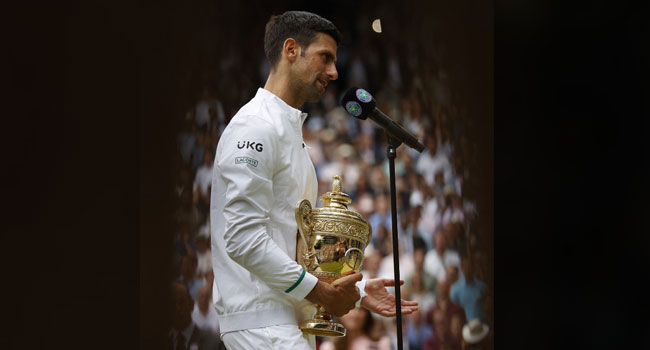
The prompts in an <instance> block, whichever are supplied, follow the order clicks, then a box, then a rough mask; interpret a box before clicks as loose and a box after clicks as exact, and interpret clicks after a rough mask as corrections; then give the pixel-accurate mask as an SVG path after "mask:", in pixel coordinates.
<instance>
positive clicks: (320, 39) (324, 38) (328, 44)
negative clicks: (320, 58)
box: [307, 33, 338, 54]
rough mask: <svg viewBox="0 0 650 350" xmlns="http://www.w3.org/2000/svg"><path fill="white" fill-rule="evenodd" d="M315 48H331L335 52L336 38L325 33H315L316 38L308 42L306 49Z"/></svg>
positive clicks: (336, 46)
mask: <svg viewBox="0 0 650 350" xmlns="http://www.w3.org/2000/svg"><path fill="white" fill-rule="evenodd" d="M311 48H314V49H317V50H324V49H331V50H332V51H333V53H334V54H336V49H337V48H338V45H337V44H336V40H334V38H332V37H331V36H330V35H329V34H325V33H316V39H314V41H312V42H311V44H309V47H308V48H307V49H311Z"/></svg>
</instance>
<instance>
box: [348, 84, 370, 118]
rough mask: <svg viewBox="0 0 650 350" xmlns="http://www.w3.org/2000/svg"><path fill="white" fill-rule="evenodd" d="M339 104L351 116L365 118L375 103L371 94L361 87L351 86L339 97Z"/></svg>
mask: <svg viewBox="0 0 650 350" xmlns="http://www.w3.org/2000/svg"><path fill="white" fill-rule="evenodd" d="M341 106H343V108H345V110H346V111H347V112H348V113H349V114H350V115H351V116H353V117H355V118H358V119H366V118H368V115H370V113H372V111H374V110H375V107H376V106H377V103H376V102H375V100H374V99H373V98H372V95H371V94H370V93H369V92H368V91H366V90H364V89H361V88H357V87H351V88H349V89H348V91H346V92H345V94H344V95H343V98H341Z"/></svg>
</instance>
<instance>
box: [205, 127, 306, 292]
mask: <svg viewBox="0 0 650 350" xmlns="http://www.w3.org/2000/svg"><path fill="white" fill-rule="evenodd" d="M275 135H276V134H275V131H274V128H273V126H272V125H271V124H270V123H268V122H266V121H264V120H263V119H261V118H259V117H254V116H251V117H249V118H248V120H247V123H246V125H238V126H237V127H236V128H234V129H233V132H231V133H229V134H228V135H223V136H225V138H224V139H223V140H222V141H223V148H222V149H221V150H220V152H218V154H217V159H216V163H215V171H218V172H219V176H221V177H222V179H223V182H224V184H225V186H226V191H225V193H226V194H225V197H226V198H224V199H223V200H224V201H225V205H224V210H223V215H224V218H225V222H226V227H225V231H224V237H223V238H224V241H225V247H226V252H227V254H228V256H229V257H230V258H231V259H232V260H234V261H235V262H237V263H238V264H239V265H241V266H242V267H244V268H245V269H247V270H248V271H250V272H251V273H253V274H254V275H256V276H257V277H258V278H259V279H261V280H262V281H264V282H265V283H266V284H267V285H268V286H269V287H271V288H272V289H275V290H278V291H281V292H284V293H287V294H289V295H290V296H292V297H294V298H296V299H304V297H305V296H306V295H307V294H309V292H310V291H311V290H312V289H313V288H314V286H315V285H316V283H317V282H318V279H317V278H316V277H315V276H313V275H311V274H309V273H307V272H306V271H305V270H303V268H302V267H301V266H300V265H299V264H298V263H297V262H295V261H294V260H292V259H291V258H290V257H289V256H288V255H287V254H286V253H285V252H284V251H283V250H282V249H280V247H279V246H278V245H277V244H276V243H275V241H273V239H272V238H271V236H270V235H269V232H268V229H269V226H270V225H269V223H270V218H269V213H270V209H271V206H272V205H273V180H272V179H273V175H274V173H275V172H276V169H278V168H279V166H280V160H281V155H280V154H279V153H280V150H279V149H278V147H279V144H278V140H277V136H275Z"/></svg>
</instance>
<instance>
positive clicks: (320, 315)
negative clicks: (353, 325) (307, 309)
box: [314, 305, 332, 321]
mask: <svg viewBox="0 0 650 350" xmlns="http://www.w3.org/2000/svg"><path fill="white" fill-rule="evenodd" d="M314 319H317V320H323V321H331V320H332V315H330V314H329V313H328V312H327V311H325V308H324V307H322V306H320V305H318V311H316V315H314Z"/></svg>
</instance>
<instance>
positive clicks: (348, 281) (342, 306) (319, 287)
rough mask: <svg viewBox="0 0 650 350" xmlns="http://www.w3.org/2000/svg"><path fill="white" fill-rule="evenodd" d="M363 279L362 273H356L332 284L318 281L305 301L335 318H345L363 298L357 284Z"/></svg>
mask: <svg viewBox="0 0 650 350" xmlns="http://www.w3.org/2000/svg"><path fill="white" fill-rule="evenodd" d="M362 278H363V275H362V274H361V273H360V272H355V273H353V274H350V275H347V276H345V277H341V278H339V279H337V280H336V281H334V282H333V283H332V284H328V283H325V282H322V281H318V283H317V284H316V286H315V287H314V289H312V290H311V292H309V294H307V297H306V298H305V299H307V300H309V301H311V302H312V303H315V304H318V305H320V306H322V307H324V308H325V310H326V311H327V312H330V313H332V314H334V316H337V317H339V316H343V315H345V314H347V313H348V311H350V310H352V309H354V307H355V303H356V302H357V300H359V298H360V297H361V296H360V294H359V288H357V286H356V285H355V284H356V283H357V282H358V281H361V279H362Z"/></svg>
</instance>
